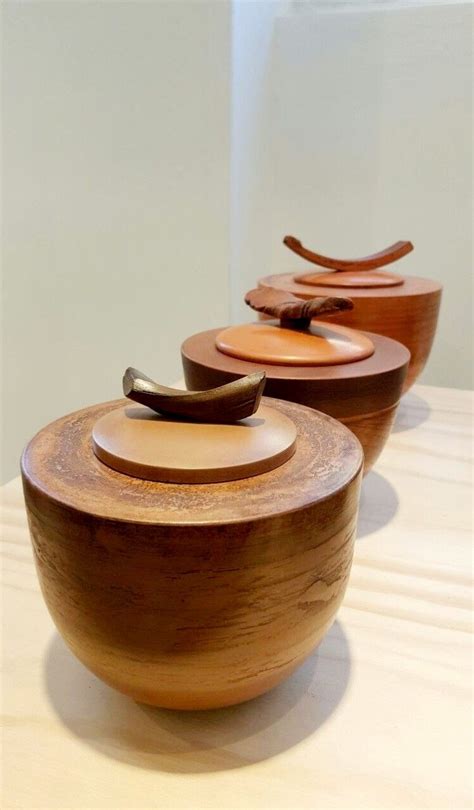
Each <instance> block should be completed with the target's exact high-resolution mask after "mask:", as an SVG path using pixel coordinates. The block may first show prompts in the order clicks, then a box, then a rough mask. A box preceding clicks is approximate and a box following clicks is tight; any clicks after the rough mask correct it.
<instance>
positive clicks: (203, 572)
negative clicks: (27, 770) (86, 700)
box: [22, 400, 362, 709]
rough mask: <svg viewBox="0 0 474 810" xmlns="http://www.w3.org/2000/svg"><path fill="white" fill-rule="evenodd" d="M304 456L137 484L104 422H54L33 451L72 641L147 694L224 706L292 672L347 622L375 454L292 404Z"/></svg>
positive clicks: (156, 699)
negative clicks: (363, 481)
mask: <svg viewBox="0 0 474 810" xmlns="http://www.w3.org/2000/svg"><path fill="white" fill-rule="evenodd" d="M266 404H271V406H272V407H275V408H277V409H279V410H280V411H281V412H283V413H285V414H287V415H289V416H290V418H291V419H292V420H293V421H294V423H295V424H296V426H297V430H298V444H297V450H296V452H295V454H294V455H293V456H292V458H290V459H289V460H288V461H286V462H285V463H284V464H282V465H281V466H280V467H278V468H277V469H275V470H272V471H270V472H267V473H264V474H262V475H258V476H255V477H253V478H249V479H243V480H240V481H231V482H227V483H225V484H224V483H223V484H201V485H188V484H161V483H157V482H149V481H146V482H145V481H141V480H140V479H132V478H129V477H128V476H126V475H123V474H122V473H119V472H116V471H114V470H112V469H109V468H108V467H106V466H105V465H104V464H102V463H101V462H100V461H99V460H98V459H97V458H95V456H94V455H93V451H92V446H91V440H90V434H91V429H92V426H93V424H94V423H95V421H96V420H97V419H98V418H99V417H100V416H102V415H103V414H105V413H106V412H107V410H108V409H111V408H113V407H117V406H118V405H123V401H119V402H116V403H106V404H105V405H100V406H94V407H92V408H88V409H85V410H84V411H79V412H77V413H75V414H71V415H69V416H67V417H64V418H63V419H61V420H58V421H57V422H55V423H53V424H52V425H49V426H48V427H47V428H45V429H44V430H43V431H41V432H40V433H39V434H38V435H37V436H36V437H35V438H34V439H33V440H32V442H30V444H29V445H28V447H27V449H26V450H25V453H24V456H23V459H22V476H23V484H24V492H25V500H26V507H27V513H28V520H29V526H30V532H31V539H32V544H33V549H34V555H35V562H36V566H37V571H38V576H39V579H40V583H41V588H42V592H43V595H44V598H45V600H46V603H47V606H48V608H49V611H50V613H51V616H52V618H53V620H54V622H55V624H56V626H57V628H58V630H59V632H60V634H61V635H62V636H63V638H64V640H65V641H66V643H67V644H68V645H69V647H70V649H71V650H72V651H73V652H74V654H75V655H76V656H77V658H79V660H80V661H82V663H83V664H84V665H85V666H86V667H88V668H89V669H90V670H91V671H92V672H94V673H95V674H96V675H97V676H98V677H99V678H101V679H102V680H103V681H105V682H106V683H108V684H109V685H111V686H112V687H114V688H116V689H117V690H119V691H120V692H123V693H124V694H126V695H129V696H130V697H132V698H134V699H135V700H138V701H141V702H144V703H148V704H151V705H156V706H162V707H166V708H173V709H208V708H216V707H221V706H226V705H231V704H234V703H239V702H241V701H245V700H248V699H249V698H252V697H255V696H256V695H259V694H261V693H263V692H265V691H266V690H268V689H270V688H272V687H273V686H275V685H276V684H277V683H279V682H280V681H281V680H282V679H284V678H285V677H286V676H287V675H289V674H290V673H291V671H292V670H293V669H295V668H296V667H297V666H298V665H299V664H300V663H301V662H302V661H303V660H304V659H305V658H306V657H307V656H308V655H309V654H310V653H311V651H312V650H313V649H314V647H315V645H317V644H318V642H319V641H320V640H321V638H322V637H323V635H324V634H325V632H326V631H327V629H328V628H329V626H330V625H331V623H332V622H333V620H334V617H335V614H336V611H337V608H338V607H339V604H340V602H341V600H342V597H343V595H344V591H345V588H346V584H347V581H348V577H349V572H350V568H351V562H352V554H353V541H354V534H355V529H356V519H357V507H358V499H359V488H360V478H361V469H362V451H361V448H360V445H359V443H358V442H357V441H356V440H355V439H354V437H353V435H352V434H351V433H350V431H348V430H347V429H346V428H344V427H343V426H342V425H340V424H339V423H338V422H336V421H335V420H332V419H330V418H329V417H326V416H324V415H323V414H317V413H316V412H314V411H312V410H310V409H307V408H303V407H300V406H297V405H294V404H292V403H285V402H277V401H270V400H267V401H266Z"/></svg>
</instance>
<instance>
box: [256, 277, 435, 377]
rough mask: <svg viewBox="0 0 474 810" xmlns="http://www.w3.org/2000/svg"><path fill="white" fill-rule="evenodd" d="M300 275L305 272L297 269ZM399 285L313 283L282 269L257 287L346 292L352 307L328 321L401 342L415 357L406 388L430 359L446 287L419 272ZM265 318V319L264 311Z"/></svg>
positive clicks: (306, 295) (305, 295)
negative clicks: (418, 274)
mask: <svg viewBox="0 0 474 810" xmlns="http://www.w3.org/2000/svg"><path fill="white" fill-rule="evenodd" d="M296 275H301V274H296ZM401 278H403V284H401V285H399V286H396V287H381V288H364V287H344V288H340V289H339V288H337V289H335V288H334V287H332V286H331V287H329V286H327V287H326V286H320V285H319V284H318V285H317V286H315V285H314V284H302V283H301V282H298V281H296V280H295V274H294V273H281V274H277V275H272V276H266V277H264V278H261V279H259V282H258V285H259V287H266V288H270V289H277V290H284V291H285V292H289V293H292V294H293V295H296V296H297V297H298V298H302V299H305V300H309V299H311V298H314V297H315V296H319V295H321V296H325V295H329V296H331V295H344V296H347V297H348V298H351V299H352V301H353V303H354V308H353V309H352V310H350V311H345V312H338V313H336V314H334V315H329V316H325V318H324V320H327V321H332V322H333V323H340V324H342V325H344V326H349V327H352V328H353V329H359V330H365V331H368V332H376V333H377V334H379V335H385V336H386V337H389V338H392V339H393V340H397V341H399V343H402V344H403V345H404V346H406V347H407V349H408V350H409V352H410V355H411V359H410V365H409V368H408V373H407V375H406V379H405V383H404V386H403V392H406V391H408V389H409V388H411V386H412V385H413V384H414V383H415V382H416V380H417V378H418V377H419V376H420V374H421V372H422V371H423V369H424V367H425V364H426V362H427V360H428V357H429V354H430V351H431V348H432V345H433V341H434V337H435V333H436V326H437V323H438V313H439V308H440V303H441V292H442V286H441V284H439V283H438V282H436V281H432V280H430V279H427V278H418V277H416V276H403V277H401ZM260 318H261V319H262V320H265V319H266V316H265V315H261V316H260Z"/></svg>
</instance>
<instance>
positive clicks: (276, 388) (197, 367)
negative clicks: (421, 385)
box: [181, 329, 409, 473]
mask: <svg viewBox="0 0 474 810" xmlns="http://www.w3.org/2000/svg"><path fill="white" fill-rule="evenodd" d="M220 331H221V330H219V329H212V330H209V331H207V332H200V333H198V334H197V335H193V336H191V337H189V338H187V340H185V342H184V343H183V345H182V347H181V358H182V362H183V369H184V376H185V380H186V385H188V386H189V388H191V389H193V390H198V389H200V388H202V389H205V388H212V387H214V386H216V385H221V384H223V383H224V382H229V381H230V380H233V379H236V378H238V377H241V376H244V375H246V374H249V373H250V372H251V371H254V370H256V369H257V368H258V369H260V370H263V371H265V373H266V383H265V394H266V395H267V396H270V397H277V398H279V399H284V400H287V401H290V402H298V403H300V404H302V405H307V406H309V407H311V408H316V409H317V410H318V411H322V412H323V413H327V414H329V415H330V416H333V417H334V418H336V419H339V420H340V421H343V422H346V420H349V419H352V420H354V421H353V425H354V426H355V429H354V431H353V432H354V433H356V431H358V434H357V435H358V438H361V439H362V441H361V443H362V447H363V450H364V457H365V463H364V471H365V473H367V472H368V471H369V469H370V467H371V466H372V464H374V462H375V460H376V459H377V458H378V456H379V455H380V453H381V452H382V450H383V447H384V444H385V441H386V439H387V436H388V431H389V427H390V424H391V420H392V419H393V413H392V416H389V414H388V410H389V409H390V410H392V411H393V410H395V409H396V406H397V404H398V402H399V400H400V397H401V394H402V388H403V382H404V380H405V374H406V370H407V367H408V362H409V354H408V351H407V350H406V348H405V347H404V346H402V345H401V344H400V343H397V342H395V341H392V340H390V339H389V338H386V337H383V336H381V335H374V334H371V333H365V332H364V333H363V334H364V335H366V336H367V337H368V338H369V339H370V340H371V341H372V343H373V345H374V346H375V351H374V353H373V354H372V355H371V356H370V357H367V358H366V359H364V360H358V361H357V362H353V363H343V364H341V365H334V366H311V367H310V366H301V367H298V366H289V365H288V366H282V365H270V364H269V363H267V364H265V363H262V362H259V363H255V362H251V361H248V360H241V359H237V358H235V357H231V356H229V355H227V354H223V353H222V352H221V351H219V350H218V348H217V347H216V337H217V336H218V335H219V334H220ZM369 415H370V420H368V419H366V417H369ZM362 418H364V420H365V421H362ZM363 424H366V428H365V429H363V427H362V425H363ZM369 424H370V429H369V427H368V425H369ZM349 427H351V429H352V425H351V424H350V425H349Z"/></svg>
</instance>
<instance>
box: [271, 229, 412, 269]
mask: <svg viewBox="0 0 474 810" xmlns="http://www.w3.org/2000/svg"><path fill="white" fill-rule="evenodd" d="M283 244H284V245H286V246H287V247H288V248H290V250H292V251H293V252H294V253H297V254H298V256H301V257H302V258H303V259H307V261H308V262H312V263H313V264H318V265H319V266H320V267H327V268H329V269H330V270H336V271H338V272H347V271H349V272H357V273H359V272H360V271H363V270H376V269H377V268H379V267H384V266H385V265H386V264H391V263H392V262H396V261H398V259H401V258H402V256H406V254H407V253H410V252H411V251H412V250H413V245H412V243H411V242H404V241H400V242H395V243H394V244H393V245H390V246H389V247H387V248H384V250H380V251H379V252H378V253H373V254H372V255H371V256H364V257H363V258H361V259H332V258H331V257H330V256H323V255H322V254H321V253H315V252H314V251H313V250H308V248H305V247H304V246H303V245H302V244H301V242H300V240H299V239H296V237H295V236H285V238H284V239H283Z"/></svg>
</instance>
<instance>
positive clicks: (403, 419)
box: [392, 391, 431, 433]
mask: <svg viewBox="0 0 474 810" xmlns="http://www.w3.org/2000/svg"><path fill="white" fill-rule="evenodd" d="M430 414H431V408H430V406H429V405H428V403H427V402H426V400H425V399H423V397H420V395H419V394H415V393H414V392H413V391H409V392H408V393H407V394H405V396H404V397H402V399H401V400H400V405H399V406H398V410H397V415H396V417H395V422H394V425H393V427H392V433H401V432H403V431H404V430H412V429H413V428H415V427H418V425H422V424H423V422H426V421H427V419H429V417H430Z"/></svg>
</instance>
